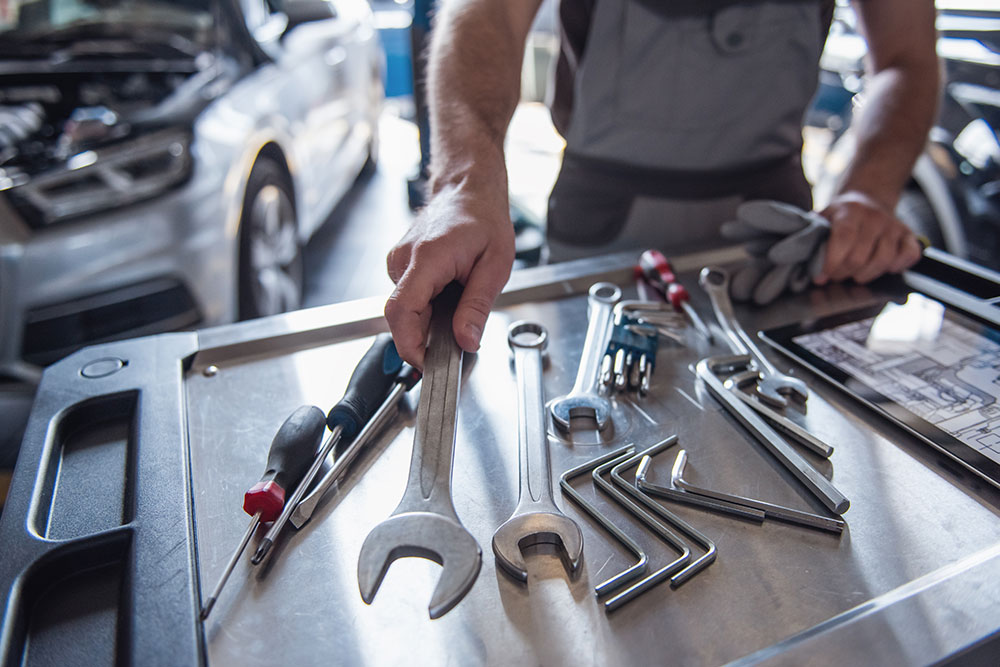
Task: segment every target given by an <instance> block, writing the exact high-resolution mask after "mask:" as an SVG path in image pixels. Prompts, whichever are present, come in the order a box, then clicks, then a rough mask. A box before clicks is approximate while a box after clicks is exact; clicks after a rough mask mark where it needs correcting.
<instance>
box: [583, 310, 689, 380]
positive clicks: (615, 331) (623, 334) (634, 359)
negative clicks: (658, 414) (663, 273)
mask: <svg viewBox="0 0 1000 667" xmlns="http://www.w3.org/2000/svg"><path fill="white" fill-rule="evenodd" d="M684 326H686V322H685V320H684V317H683V316H682V315H681V314H680V313H677V312H676V311H675V310H674V309H673V307H672V306H671V305H670V304H669V303H666V302H663V301H620V302H618V303H617V304H616V305H615V309H614V317H613V319H612V329H611V337H610V339H609V340H608V346H607V349H606V350H605V352H604V357H603V358H602V359H601V373H600V380H601V385H602V386H604V387H605V388H607V389H608V390H613V391H617V392H624V391H626V390H629V391H635V392H638V394H639V395H640V396H645V395H646V394H647V393H649V386H650V383H651V381H652V377H653V370H654V368H655V367H656V352H657V350H658V349H659V342H660V336H664V337H666V338H667V339H669V340H671V341H673V342H674V343H677V344H678V345H683V344H684V337H683V335H682V334H681V333H680V330H681V329H682V328H683V327H684Z"/></svg>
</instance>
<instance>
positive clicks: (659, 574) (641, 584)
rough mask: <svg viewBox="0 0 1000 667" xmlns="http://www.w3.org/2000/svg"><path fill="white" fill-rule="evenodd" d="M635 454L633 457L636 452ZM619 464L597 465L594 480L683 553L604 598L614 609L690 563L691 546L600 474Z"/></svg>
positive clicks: (606, 605) (612, 462) (593, 474)
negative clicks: (625, 587)
mask: <svg viewBox="0 0 1000 667" xmlns="http://www.w3.org/2000/svg"><path fill="white" fill-rule="evenodd" d="M632 458H634V455H633V457H632ZM620 465H621V463H616V462H615V461H610V462H608V463H605V464H603V465H601V466H598V467H597V468H595V469H594V471H593V472H592V473H591V476H592V477H593V478H594V484H596V485H597V487H598V488H600V489H601V490H602V491H604V492H605V493H607V494H608V495H609V496H611V497H612V498H614V499H615V500H616V501H617V502H618V503H619V504H621V505H622V506H623V507H625V508H626V509H627V510H629V511H630V512H631V513H632V514H633V515H635V516H636V517H637V518H639V519H640V520H642V521H643V523H645V524H646V525H647V526H649V527H650V528H652V529H653V532H655V533H656V534H657V535H659V536H660V538H662V539H663V541H664V542H666V543H667V544H669V545H670V546H671V547H673V548H674V549H676V550H677V551H678V552H679V553H680V554H681V555H680V557H679V558H678V559H677V560H674V561H673V562H671V563H668V564H667V565H665V566H664V567H661V568H660V569H659V570H657V571H656V572H653V573H652V574H648V575H646V576H645V577H643V578H642V579H640V580H639V581H638V582H636V583H634V584H632V585H631V586H629V587H628V588H627V589H625V590H624V591H622V592H621V593H619V594H618V595H615V596H614V597H613V598H611V599H610V600H606V601H605V602H604V610H605V611H608V612H610V611H614V610H615V609H617V608H618V607H620V606H622V605H623V604H625V603H626V602H630V601H632V600H634V599H635V598H637V597H639V596H640V595H642V594H643V593H645V592H646V591H648V590H650V589H652V588H653V587H654V586H656V585H657V584H659V583H660V582H661V581H663V580H664V579H667V578H671V577H673V576H674V575H675V573H677V572H678V571H679V570H682V569H683V568H684V567H685V566H686V565H687V563H688V561H689V560H691V550H690V549H689V548H688V546H687V545H686V544H684V542H683V541H682V540H681V538H679V537H678V536H677V535H676V534H675V533H674V532H673V531H672V530H670V528H668V527H667V526H665V525H663V524H662V523H661V522H660V521H659V520H657V518H656V517H654V516H653V515H651V514H650V513H649V512H647V511H645V510H644V509H642V508H641V507H639V506H638V505H636V504H635V503H634V502H632V501H631V500H629V499H628V498H627V497H626V496H625V494H623V493H622V492H621V491H619V490H618V489H616V488H615V486H614V484H612V483H611V482H609V481H607V480H605V479H604V478H603V477H601V475H603V474H604V473H605V472H607V471H608V470H609V469H611V468H612V467H615V466H620ZM671 586H675V584H674V583H673V579H671Z"/></svg>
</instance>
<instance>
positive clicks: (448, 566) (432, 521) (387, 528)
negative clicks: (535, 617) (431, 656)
mask: <svg viewBox="0 0 1000 667" xmlns="http://www.w3.org/2000/svg"><path fill="white" fill-rule="evenodd" d="M461 293H462V288H461V286H460V285H458V284H457V283H452V284H451V285H449V286H448V287H446V288H445V289H444V290H443V291H442V292H441V294H440V295H438V297H436V298H435V299H434V302H433V305H432V308H433V312H432V315H431V327H430V342H429V345H428V347H427V353H426V356H425V357H424V379H423V387H422V388H421V390H420V404H419V406H418V408H417V425H416V433H415V435H414V438H413V456H412V457H411V459H410V473H409V477H408V479H407V482H406V489H405V490H404V491H403V499H402V500H400V501H399V505H398V506H397V507H396V509H395V510H394V511H393V513H392V515H391V516H390V517H389V518H388V519H386V520H385V521H383V522H382V523H380V524H379V525H377V526H375V528H374V529H373V530H372V531H371V532H370V533H369V534H368V537H367V538H365V541H364V544H362V545H361V554H360V555H359V556H358V588H359V589H360V591H361V598H362V599H363V600H364V601H365V603H367V604H371V602H372V600H373V599H374V598H375V593H376V592H377V591H378V587H379V586H380V585H381V584H382V579H383V578H384V577H385V573H386V571H387V570H388V569H389V565H391V564H392V562H393V561H394V560H396V559H397V558H406V557H409V556H417V557H420V558H427V559H430V560H433V561H435V562H436V563H438V564H439V565H441V566H442V571H441V577H440V579H438V583H437V586H436V587H435V588H434V593H433V594H432V595H431V602H430V605H429V607H428V611H429V612H430V617H431V618H439V617H440V616H443V615H444V614H446V613H448V611H450V610H451V608H452V607H454V606H455V605H456V604H458V603H459V601H461V599H462V598H463V597H464V596H465V594H466V593H467V592H468V591H469V589H470V588H472V584H473V583H475V581H476V577H477V576H478V575H479V568H480V566H481V565H482V550H480V548H479V545H478V544H477V543H476V540H475V538H474V537H473V536H472V534H471V533H469V531H468V530H466V529H465V527H464V526H462V523H461V522H460V521H459V519H458V515H457V514H456V512H455V506H454V504H453V503H452V499H451V467H452V460H453V456H454V447H455V425H456V418H457V409H458V395H459V388H460V384H461V379H462V350H461V348H459V347H458V343H456V342H455V337H454V335H453V334H452V323H451V322H452V317H453V316H454V314H455V307H456V306H457V305H458V299H459V297H460V296H461Z"/></svg>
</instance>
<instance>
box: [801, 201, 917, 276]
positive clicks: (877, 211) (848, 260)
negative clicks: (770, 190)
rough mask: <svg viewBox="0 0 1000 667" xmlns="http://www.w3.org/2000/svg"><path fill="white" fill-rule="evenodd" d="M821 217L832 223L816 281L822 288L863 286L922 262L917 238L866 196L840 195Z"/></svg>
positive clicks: (821, 212) (822, 212) (889, 212)
mask: <svg viewBox="0 0 1000 667" xmlns="http://www.w3.org/2000/svg"><path fill="white" fill-rule="evenodd" d="M820 214H821V215H822V216H823V217H825V218H827V219H828V220H829V221H830V239H829V241H828V242H827V248H826V261H825V262H824V263H823V268H822V270H821V271H820V273H819V275H818V276H817V277H816V278H815V281H814V282H816V284H818V285H823V284H826V283H827V282H829V281H839V280H846V279H848V278H853V279H854V281H855V282H857V283H860V284H862V285H863V284H865V283H868V282H871V281H872V280H874V279H875V278H878V277H879V276H881V275H883V274H885V273H900V272H901V271H903V270H905V269H907V268H909V267H911V266H913V265H914V264H916V263H917V261H918V260H919V259H920V255H921V246H920V242H919V241H918V240H917V237H916V235H915V234H914V233H913V232H912V231H910V229H909V228H908V227H907V226H906V225H904V224H903V223H902V222H900V220H899V219H898V218H896V216H895V215H893V213H892V212H891V211H888V210H886V209H885V208H884V207H883V206H882V205H880V204H879V203H878V202H876V201H875V200H873V199H871V198H870V197H868V196H867V195H865V194H863V193H860V192H856V191H851V192H846V193H843V194H840V195H837V196H836V197H834V199H833V201H831V202H830V205H829V206H827V207H826V208H825V209H823V210H822V211H820Z"/></svg>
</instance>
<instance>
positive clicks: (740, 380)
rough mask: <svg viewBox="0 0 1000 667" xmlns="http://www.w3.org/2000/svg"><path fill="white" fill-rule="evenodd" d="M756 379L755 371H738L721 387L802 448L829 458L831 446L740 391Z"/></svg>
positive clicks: (831, 450) (831, 451) (755, 381)
mask: <svg viewBox="0 0 1000 667" xmlns="http://www.w3.org/2000/svg"><path fill="white" fill-rule="evenodd" d="M758 379H759V377H758V374H757V371H740V372H738V373H735V374H734V375H731V376H729V377H728V378H726V381H725V382H723V386H725V388H726V389H728V390H730V391H731V392H733V394H734V395H735V396H737V397H738V398H739V399H740V400H741V401H743V402H744V403H746V404H747V405H749V406H750V407H751V408H753V409H754V410H756V411H757V412H759V413H760V414H762V415H764V416H765V417H767V418H768V419H769V420H771V423H772V424H774V425H775V426H777V427H778V429H780V430H781V431H782V432H784V433H786V434H788V435H789V436H791V437H793V438H795V439H796V440H797V441H798V442H799V443H801V444H802V445H803V446H805V447H808V448H809V449H811V450H812V451H813V452H815V453H816V454H819V455H820V456H822V457H823V458H825V459H828V458H830V456H831V455H832V454H833V447H832V446H830V445H828V444H826V443H825V442H823V441H822V440H820V439H819V438H817V437H816V436H814V435H813V434H812V433H810V432H809V431H807V430H805V429H804V428H802V427H801V426H799V425H798V424H796V423H795V422H793V421H792V420H791V419H789V418H788V417H786V416H785V415H783V414H781V413H780V412H778V411H777V410H774V409H773V408H771V407H770V406H767V405H764V404H763V403H761V402H760V401H755V400H754V399H753V397H751V396H750V395H749V394H747V393H745V392H744V391H742V389H743V388H744V387H745V386H748V385H750V384H756V383H757V381H758Z"/></svg>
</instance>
